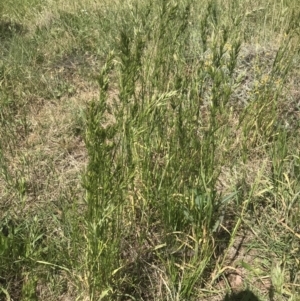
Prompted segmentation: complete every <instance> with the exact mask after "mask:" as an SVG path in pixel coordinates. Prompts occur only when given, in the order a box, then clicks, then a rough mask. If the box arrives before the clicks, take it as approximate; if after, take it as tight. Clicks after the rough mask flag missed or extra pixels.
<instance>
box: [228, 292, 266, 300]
mask: <svg viewBox="0 0 300 301" xmlns="http://www.w3.org/2000/svg"><path fill="white" fill-rule="evenodd" d="M224 301H260V300H259V299H258V297H256V296H255V295H254V294H253V293H252V292H251V291H249V290H245V291H242V292H239V293H236V294H235V293H233V294H231V295H229V294H227V295H226V296H225V299H224Z"/></svg>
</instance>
